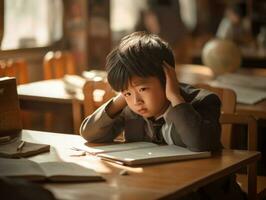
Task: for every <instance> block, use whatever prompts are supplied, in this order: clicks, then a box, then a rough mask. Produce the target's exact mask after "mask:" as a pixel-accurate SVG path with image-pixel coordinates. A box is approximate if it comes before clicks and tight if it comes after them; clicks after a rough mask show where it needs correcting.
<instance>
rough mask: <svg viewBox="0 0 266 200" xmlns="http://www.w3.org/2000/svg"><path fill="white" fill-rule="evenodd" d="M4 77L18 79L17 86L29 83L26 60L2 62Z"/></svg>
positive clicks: (1, 68) (0, 70)
mask: <svg viewBox="0 0 266 200" xmlns="http://www.w3.org/2000/svg"><path fill="white" fill-rule="evenodd" d="M3 76H10V77H16V80H17V84H24V83H28V82H29V76H28V66H27V62H26V61H25V60H24V59H17V60H12V59H9V60H1V61H0V77H3Z"/></svg>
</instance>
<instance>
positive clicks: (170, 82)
mask: <svg viewBox="0 0 266 200" xmlns="http://www.w3.org/2000/svg"><path fill="white" fill-rule="evenodd" d="M163 70H164V73H165V77H166V86H165V93H166V98H167V99H168V100H169V101H170V102H171V104H172V106H176V105H178V104H180V103H183V102H185V101H184V99H183V97H182V96H181V94H180V88H179V82H178V80H177V77H176V72H175V69H174V68H173V67H171V66H170V65H169V64H167V63H166V62H165V61H164V62H163Z"/></svg>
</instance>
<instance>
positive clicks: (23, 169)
mask: <svg viewBox="0 0 266 200" xmlns="http://www.w3.org/2000/svg"><path fill="white" fill-rule="evenodd" d="M0 176H7V177H16V178H25V179H27V180H31V181H41V180H44V179H45V176H44V172H43V171H42V169H41V168H40V167H39V165H38V163H35V162H33V161H30V160H27V159H6V158H0Z"/></svg>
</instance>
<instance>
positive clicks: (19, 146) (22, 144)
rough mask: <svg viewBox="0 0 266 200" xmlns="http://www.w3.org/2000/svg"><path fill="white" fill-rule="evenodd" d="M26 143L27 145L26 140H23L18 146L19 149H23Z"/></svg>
mask: <svg viewBox="0 0 266 200" xmlns="http://www.w3.org/2000/svg"><path fill="white" fill-rule="evenodd" d="M24 145H25V141H21V142H20V144H19V145H18V147H17V151H21V150H22V148H23V147H24Z"/></svg>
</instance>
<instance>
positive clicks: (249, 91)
mask: <svg viewBox="0 0 266 200" xmlns="http://www.w3.org/2000/svg"><path fill="white" fill-rule="evenodd" d="M209 84H210V85H211V86H216V87H223V88H229V89H232V90H234V91H235V93H236V96H237V102H238V103H244V104H255V103H257V102H259V101H261V100H263V99H266V91H263V90H257V89H254V88H248V87H245V86H240V85H232V84H229V83H223V82H219V81H216V80H215V81H211V82H209Z"/></svg>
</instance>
